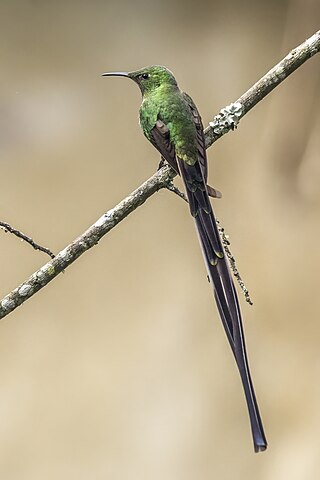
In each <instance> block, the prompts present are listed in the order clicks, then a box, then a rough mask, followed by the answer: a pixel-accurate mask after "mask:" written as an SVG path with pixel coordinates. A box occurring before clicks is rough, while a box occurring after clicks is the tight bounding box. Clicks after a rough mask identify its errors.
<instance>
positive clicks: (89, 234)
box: [0, 30, 320, 319]
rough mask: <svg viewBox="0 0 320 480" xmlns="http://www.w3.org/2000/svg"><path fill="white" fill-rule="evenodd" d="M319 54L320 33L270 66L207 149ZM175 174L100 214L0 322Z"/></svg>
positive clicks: (214, 129) (160, 175)
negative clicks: (278, 86) (293, 73)
mask: <svg viewBox="0 0 320 480" xmlns="http://www.w3.org/2000/svg"><path fill="white" fill-rule="evenodd" d="M319 51H320V30H319V31H318V32H316V33H315V34H314V35H312V37H310V38H308V39H307V40H306V41H305V42H303V43H302V44H301V45H299V46H298V47H297V48H295V49H293V50H292V51H291V52H290V53H289V54H288V55H287V56H286V57H285V58H284V59H283V60H281V62H279V63H278V64H277V65H276V66H275V67H273V68H272V69H271V70H270V71H269V72H268V73H267V74H266V75H264V76H263V77H262V78H261V79H260V80H259V81H258V82H257V83H255V85H253V86H252V87H251V88H250V89H249V90H248V91H247V92H245V93H244V94H243V95H242V96H241V97H240V98H239V99H238V100H237V101H236V102H235V103H234V104H232V105H230V106H229V107H226V108H225V109H223V110H221V112H220V114H219V115H217V117H215V119H214V121H213V122H212V123H211V122H210V126H209V127H207V128H206V129H205V130H204V133H205V139H206V148H208V147H210V146H211V145H212V144H213V143H214V142H215V141H217V140H218V139H219V138H220V137H221V136H222V135H224V134H225V133H226V132H227V131H229V130H232V129H234V128H235V126H236V125H237V123H238V121H239V119H240V118H241V117H243V116H244V115H245V114H246V113H247V112H249V110H251V108H253V107H254V106H255V105H256V104H257V103H258V102H260V101H261V100H262V99H263V98H264V97H265V96H266V95H268V93H270V92H271V91H272V90H273V89H274V88H275V87H276V86H277V85H279V84H280V83H281V82H283V80H285V79H286V78H287V77H288V76H289V75H290V74H291V73H292V72H294V71H295V70H296V69H297V68H298V67H300V66H301V65H302V64H303V63H304V62H305V61H306V60H308V59H309V58H311V57H312V56H313V55H315V54H316V53H318V52H319ZM175 176H176V174H175V173H174V172H173V171H172V170H171V168H170V167H169V166H164V167H162V168H161V169H160V170H158V171H157V172H156V173H155V174H154V175H152V177H150V178H149V179H148V180H147V181H146V182H144V183H143V184H142V185H141V186H140V187H139V188H137V190H135V191H134V192H132V193H131V194H130V195H129V196H128V197H126V198H125V199H124V200H122V201H121V202H120V203H119V204H118V205H117V206H115V207H114V208H113V209H111V210H109V211H108V212H107V213H105V214H104V215H102V217H100V218H99V219H98V220H97V221H96V222H95V223H94V224H93V225H92V226H91V227H90V228H88V230H87V231H86V232H84V233H83V234H82V235H80V237H78V238H77V239H76V240H74V241H73V242H72V243H70V244H69V245H68V246H67V247H66V248H64V249H63V250H62V251H61V252H60V253H59V254H58V255H57V256H56V257H55V258H54V259H52V260H51V261H49V262H48V263H46V264H45V265H43V266H42V267H41V268H40V269H39V270H37V271H36V272H35V273H33V275H31V277H29V278H28V279H27V280H26V281H25V282H23V283H22V284H21V285H19V286H18V287H17V288H15V289H14V290H13V291H12V292H10V293H9V294H8V295H6V296H5V297H4V298H3V299H2V301H1V302H0V319H1V318H3V317H5V316H6V315H8V314H9V313H11V312H12V311H13V310H15V309H16V308H17V307H18V306H19V305H21V304H22V303H24V302H25V301H26V300H27V299H28V298H30V297H32V295H34V294H35V293H36V292H37V291H39V290H40V289H41V288H43V287H44V286H45V285H47V284H48V283H49V282H50V281H51V280H53V279H54V278H55V277H56V276H57V275H58V274H59V273H61V272H62V271H64V270H65V269H66V268H67V267H68V266H69V265H71V264H72V263H73V262H74V261H75V260H76V259H77V258H78V257H80V255H82V254H83V253H84V252H86V251H87V250H89V249H90V248H91V247H93V246H94V245H96V244H97V243H98V242H99V240H100V239H101V238H102V237H103V236H104V235H105V234H106V233H108V232H109V231H110V230H111V229H112V228H114V227H115V226H116V225H117V224H118V223H119V222H121V221H122V220H123V219H124V218H125V217H126V216H128V215H129V214H130V213H131V212H133V211H134V210H135V209H136V208H138V207H139V206H140V205H142V204H143V203H144V202H145V201H146V200H147V199H148V198H149V197H150V196H151V195H153V194H154V193H156V192H157V191H159V190H160V189H162V188H169V189H171V190H172V187H171V184H172V179H173V178H174V177H175Z"/></svg>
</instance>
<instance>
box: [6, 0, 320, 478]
mask: <svg viewBox="0 0 320 480" xmlns="http://www.w3.org/2000/svg"><path fill="white" fill-rule="evenodd" d="M319 18H320V3H319V2H318V1H317V0H287V1H279V0H270V1H269V2H265V1H254V0H252V1H249V0H248V1H238V0H229V1H228V2H221V1H216V0H211V1H198V2H194V1H191V0H180V1H178V0H172V1H169V0H163V1H162V2H156V1H153V0H152V1H150V0H149V1H147V0H135V1H134V2H130V1H129V0H127V1H125V0H118V1H111V0H109V1H101V0H100V1H98V0H94V1H91V2H89V1H87V2H86V1H72V0H69V1H64V2H60V1H56V2H49V1H47V0H44V1H40V0H29V1H26V0H25V1H23V0H21V1H15V0H10V1H9V0H2V1H1V3H0V32H1V33H0V36H1V42H0V58H1V77H0V84H1V90H0V113H1V114H0V175H1V179H2V180H1V194H0V219H1V220H2V221H7V222H10V223H11V224H12V225H14V226H15V227H16V228H19V229H21V230H22V231H23V232H25V233H27V234H29V235H30V236H32V237H33V238H34V240H35V241H37V242H39V243H41V244H43V245H45V246H47V247H49V248H50V249H52V250H53V251H54V252H58V251H59V250H60V249H62V248H64V247H65V246H66V245H67V244H68V243H69V242H71V241H72V240H73V239H74V238H75V237H77V236H78V235H79V234H80V233H82V232H83V231H84V230H85V229H86V228H87V227H88V226H90V225H91V224H92V223H93V222H94V221H95V220H96V219H97V218H99V216H100V215H102V214H103V213H104V212H105V211H107V210H108V209H110V208H112V207H113V206H114V205H115V204H116V203H118V202H119V201H120V200H121V199H122V198H124V197H125V196H126V195H127V194H129V193H130V192H131V191H132V190H133V189H135V188H136V187H138V186H139V185H140V184H141V183H142V182H143V181H144V180H145V179H147V178H148V177H149V176H150V175H151V174H152V173H153V172H154V171H155V169H156V168H157V165H158V161H159V155H158V154H157V152H156V151H155V150H154V149H153V148H152V146H151V145H149V144H148V142H147V141H146V140H145V139H144V138H143V135H142V134H141V132H140V129H139V125H138V108H139V105H140V92H139V90H138V88H137V87H136V86H135V85H134V84H133V83H132V82H130V81H129V80H127V79H124V78H101V76H100V74H101V73H102V72H105V71H113V70H134V69H137V68H140V67H142V66H145V65H150V64H163V65H166V66H167V67H168V68H170V69H171V70H172V71H173V72H174V74H175V76H176V78H177V80H178V82H179V85H180V86H181V88H182V89H184V90H185V91H187V92H188V93H189V94H190V95H191V96H192V97H193V99H194V100H195V102H196V104H197V105H198V108H199V110H200V112H201V113H202V117H203V121H204V124H205V125H207V124H208V122H209V121H210V120H211V119H212V117H213V115H214V114H216V113H218V111H219V110H220V108H222V107H224V106H225V105H227V104H229V103H231V102H232V101H234V100H236V99H237V98H238V97H239V96H240V95H241V94H242V93H243V92H244V91H246V90H247V89H248V88H249V87H250V86H251V85H252V84H253V83H254V82H256V81H257V80H258V79H259V78H260V77H261V76H262V75H263V74H264V73H266V71H267V70H269V69H270V68H271V67H272V66H273V65H274V64H275V63H277V62H278V61H279V60H280V59H281V58H282V57H283V56H284V55H286V54H287V53H288V52H289V50H291V49H292V48H293V47H295V46H296V45H298V44H299V43H301V42H302V41H303V40H304V39H306V38H307V37H309V36H310V35H312V34H313V33H314V32H315V31H316V30H317V29H318V28H319ZM319 60H320V58H318V57H317V56H315V57H314V58H313V59H311V60H309V61H308V62H307V63H306V64H304V65H303V66H302V67H301V68H300V69H299V70H298V71H296V72H295V73H294V74H293V75H292V76H290V77H289V79H288V80H286V81H285V82H284V83H282V84H281V86H280V87H279V88H277V89H276V90H275V91H274V92H273V93H271V94H270V95H269V96H268V97H267V98H266V99H265V100H263V101H262V102H261V103H260V104H259V105H258V106H257V107H256V108H254V109H253V110H252V111H251V112H250V113H249V114H248V115H247V116H246V117H245V118H244V119H243V120H242V122H241V124H240V127H239V128H238V129H237V131H235V132H234V133H230V134H228V135H226V136H225V137H223V138H222V139H221V140H220V141H219V142H217V143H216V144H215V145H214V146H213V147H212V148H211V149H210V150H209V152H208V156H209V165H210V183H211V184H212V185H214V186H215V187H216V188H218V189H219V190H221V191H222V192H223V199H222V200H219V201H215V202H214V207H215V210H216V213H217V216H218V218H219V219H220V221H221V222H222V224H223V226H224V227H225V229H226V231H227V232H228V234H229V235H230V239H231V242H232V244H231V249H232V252H233V254H234V255H235V256H236V259H237V265H238V268H239V270H240V272H241V274H242V276H243V278H244V280H245V282H246V284H247V286H248V288H249V290H250V293H251V296H252V298H253V301H254V306H253V307H250V306H249V305H248V304H246V303H245V301H244V299H243V297H242V295H241V293H239V295H240V297H241V304H242V312H243V317H244V322H245V330H246V337H247V347H248V352H249V358H250V364H251V369H252V375H253V378H254V383H255V387H256V392H257V396H258V399H259V404H260V408H261V413H262V417H263V421H264V425H265V430H266V435H267V438H268V441H269V449H268V451H267V452H265V453H263V454H259V455H256V454H254V453H253V446H252V440H251V432H250V427H249V421H248V415H247V410H246V405H245V400H244V395H243V391H242V387H241V383H240V379H239V375H238V372H237V369H236V367H235V364H234V361H233V358H232V354H231V351H230V348H229V345H228V343H227V340H226V337H225V334H224V331H223V329H222V327H221V324H220V320H219V317H218V314H217V310H216V306H215V302H214V299H213V296H212V293H211V289H210V285H209V284H208V282H207V279H206V272H205V267H204V264H203V261H202V256H201V252H200V249H199V246H198V241H197V236H196V234H195V231H194V226H193V222H192V221H191V219H190V215H189V213H188V210H187V208H186V205H185V204H184V202H182V201H181V200H180V199H179V198H178V197H177V196H175V195H173V194H172V193H170V192H167V191H161V192H160V193H158V194H156V195H154V196H153V197H152V198H151V199H150V200H149V201H148V202H147V203H146V204H145V205H144V206H143V207H141V208H139V209H138V210H136V211H135V212H134V213H133V214H132V215H130V217H129V218H127V219H126V220H125V221H123V222H122V223H121V224H120V225H119V226H118V227H117V228H115V229H114V230H112V232H110V234H109V235H107V236H106V237H105V238H104V239H103V240H102V241H101V242H100V243H99V245H98V246H97V247H95V248H94V249H92V250H91V251H90V252H88V253H86V254H85V255H84V256H82V257H81V258H80V259H79V260H78V261H77V262H76V263H75V264H73V265H72V266H71V267H70V268H69V269H68V270H67V271H66V272H65V273H64V274H63V275H60V276H59V277H58V278H56V279H55V280H54V281H53V282H52V283H50V284H49V285H48V286H47V287H46V288H45V289H43V290H42V291H41V292H39V293H38V294H37V295H35V296H34V297H33V298H32V299H30V300H29V301H28V302H27V303H25V304H24V305H23V306H22V307H20V308H19V309H17V310H16V311H15V312H13V313H12V314H11V315H10V316H8V317H6V318H5V319H4V320H3V321H2V322H1V325H0V369H1V373H0V452H1V453H0V478H2V479H5V480H31V479H32V480H38V479H43V478H45V479H47V480H50V479H57V478H58V479H61V480H64V479H68V480H70V479H73V478H76V479H77V480H87V479H89V478H90V479H95V480H100V479H108V480H109V479H110V480H111V479H112V480H133V479H150V478H152V479H154V480H158V479H159V480H160V479H161V480H162V479H166V480H193V479H195V478H201V479H202V480H209V479H212V478H216V479H223V480H224V479H235V478H236V479H237V480H242V479H246V480H250V479H259V480H271V479H272V480H282V479H287V478H290V479H291V480H292V479H293V480H295V479H302V478H303V479H304V480H308V479H315V478H318V472H319V469H320V457H319V446H318V438H319V433H320V410H319V405H318V403H319V396H320V386H319V374H320V349H319V344H320V322H319V313H320V295H319V279H318V276H319V269H320V255H319V252H318V241H317V238H318V236H319V233H320V220H319V214H320V190H319V182H320V163H319V150H320V137H319V125H320V115H319V111H320V110H319V108H320V105H319V94H318V92H319V78H320V64H319ZM177 183H178V185H179V181H177ZM0 245H1V247H0V267H1V285H0V290H1V292H0V294H1V298H2V297H3V296H4V295H5V294H7V293H8V292H9V291H10V290H11V289H13V288H15V287H16V286H17V285H18V284H19V283H20V282H22V281H24V280H25V279H26V278H27V277H28V276H29V275H30V274H32V273H33V272H34V271H35V270H36V269H38V268H39V267H40V266H42V265H43V264H44V263H45V262H46V261H47V257H46V256H45V255H44V254H42V253H39V252H35V251H33V250H32V249H31V248H30V247H29V246H28V245H27V244H25V243H22V242H20V241H19V240H18V239H16V238H15V237H13V236H11V235H9V234H5V233H4V232H2V231H0Z"/></svg>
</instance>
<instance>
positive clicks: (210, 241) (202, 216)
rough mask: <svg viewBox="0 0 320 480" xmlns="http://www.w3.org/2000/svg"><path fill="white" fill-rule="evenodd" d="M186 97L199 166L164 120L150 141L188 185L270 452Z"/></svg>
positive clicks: (253, 416) (257, 444)
mask: <svg viewBox="0 0 320 480" xmlns="http://www.w3.org/2000/svg"><path fill="white" fill-rule="evenodd" d="M183 95H184V99H185V101H186V103H187V105H188V106H189V108H190V113H191V114H192V118H193V121H194V124H195V126H196V133H197V145H198V158H197V162H196V163H195V164H194V165H189V164H187V163H186V162H185V161H183V160H182V159H181V158H179V157H178V156H177V155H176V152H175V147H174V144H173V142H172V141H171V140H170V131H169V129H168V127H167V125H165V123H164V122H163V120H162V119H161V118H158V120H157V122H156V124H155V126H154V128H153V129H152V131H151V137H150V140H151V142H152V143H153V145H154V146H155V147H156V148H157V149H158V151H159V152H160V153H161V155H162V156H163V157H164V158H165V159H166V160H167V162H168V163H169V164H170V165H171V167H172V168H173V169H174V170H175V171H176V172H178V173H179V174H180V175H181V177H182V179H183V182H184V184H185V187H186V193H187V197H188V200H189V208H190V212H191V214H192V215H193V217H194V219H195V223H196V227H197V231H198V234H199V239H200V243H201V246H202V250H203V254H204V257H205V261H206V264H207V269H208V273H209V277H210V279H211V281H212V283H213V286H214V295H215V299H216V302H217V306H218V311H219V314H220V317H221V320H222V323H223V326H224V329H225V331H226V335H227V337H228V340H229V343H230V346H231V349H232V352H233V354H234V357H235V360H236V363H237V366H238V368H239V372H240V376H241V380H242V383H243V388H244V392H245V396H246V400H247V405H248V411H249V417H250V423H251V430H252V435H253V441H254V448H255V451H262V450H265V449H266V448H267V441H266V438H265V435H264V431H263V426H262V422H261V418H260V413H259V409H258V405H257V401H256V397H255V393H254V389H253V385H252V380H251V376H250V371H249V365H248V360H247V354H246V349H245V341H244V335H243V326H242V320H241V313H240V307H239V303H238V298H237V294H236V291H235V288H234V284H233V281H232V278H231V275H230V271H229V268H228V264H227V261H226V258H225V255H224V251H223V248H222V245H221V240H220V236H219V232H218V228H217V224H216V220H215V217H214V213H213V211H212V207H211V203H210V200H209V197H208V187H207V185H206V183H207V176H208V168H207V156H206V149H205V140H204V135H203V126H202V121H201V117H200V115H199V113H198V110H197V108H196V106H195V104H194V103H193V101H192V99H191V98H190V97H189V96H188V95H186V94H183ZM210 188H211V187H209V189H210Z"/></svg>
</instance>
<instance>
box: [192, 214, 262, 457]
mask: <svg viewBox="0 0 320 480" xmlns="http://www.w3.org/2000/svg"><path fill="white" fill-rule="evenodd" d="M204 215H207V214H206V213H205V214H204ZM210 215H211V216H212V221H213V224H214V227H215V230H216V232H215V233H216V235H218V231H217V227H216V222H215V219H214V215H213V212H211V213H210ZM195 223H196V226H197V230H198V233H199V238H200V242H201V246H202V250H203V254H204V257H205V261H206V265H207V269H208V273H209V277H210V279H211V282H212V283H213V287H214V296H215V299H216V303H217V307H218V310H219V314H220V317H221V320H222V323H223V326H224V329H225V332H226V334H227V337H228V340H229V343H230V346H231V349H232V351H233V354H234V357H235V360H236V363H237V366H238V369H239V373H240V377H241V381H242V385H243V389H244V393H245V397H246V401H247V406H248V412H249V417H250V424H251V430H252V436H253V443H254V450H255V452H260V451H264V450H265V449H266V448H267V440H266V437H265V434H264V430H263V425H262V421H261V417H260V412H259V407H258V404H257V400H256V396H255V392H254V388H253V384H252V379H251V375H250V370H249V364H248V358H247V352H246V347H245V339H244V332H243V325H242V319H241V313H240V307H239V303H238V298H237V294H236V291H235V287H234V283H233V280H232V278H231V274H230V271H229V268H228V265H227V261H226V258H225V256H224V257H223V258H217V261H216V264H215V265H212V263H211V262H210V259H209V258H208V254H207V251H206V247H205V245H206V243H207V232H206V229H205V227H204V225H203V220H202V215H201V214H199V215H198V216H197V217H195ZM216 238H218V237H216ZM221 248H222V247H221Z"/></svg>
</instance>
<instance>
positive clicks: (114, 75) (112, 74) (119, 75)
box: [101, 72, 128, 77]
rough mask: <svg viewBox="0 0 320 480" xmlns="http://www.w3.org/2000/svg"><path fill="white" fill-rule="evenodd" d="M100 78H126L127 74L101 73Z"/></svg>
mask: <svg viewBox="0 0 320 480" xmlns="http://www.w3.org/2000/svg"><path fill="white" fill-rule="evenodd" d="M101 76H102V77H128V73H127V72H110V73H102V75H101Z"/></svg>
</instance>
